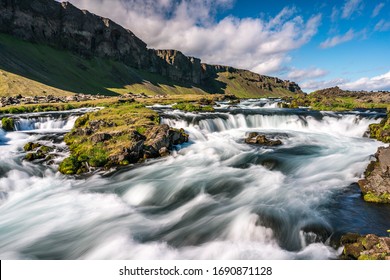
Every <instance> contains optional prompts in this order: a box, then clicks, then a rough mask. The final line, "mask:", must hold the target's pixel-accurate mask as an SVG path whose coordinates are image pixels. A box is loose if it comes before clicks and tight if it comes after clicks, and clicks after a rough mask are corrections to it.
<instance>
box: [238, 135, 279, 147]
mask: <svg viewBox="0 0 390 280" xmlns="http://www.w3.org/2000/svg"><path fill="white" fill-rule="evenodd" d="M245 143H247V144H257V145H263V146H279V145H282V144H283V143H282V141H280V140H270V139H268V138H267V137H266V136H265V135H262V134H258V133H257V132H251V133H249V134H248V137H247V138H246V139H245Z"/></svg>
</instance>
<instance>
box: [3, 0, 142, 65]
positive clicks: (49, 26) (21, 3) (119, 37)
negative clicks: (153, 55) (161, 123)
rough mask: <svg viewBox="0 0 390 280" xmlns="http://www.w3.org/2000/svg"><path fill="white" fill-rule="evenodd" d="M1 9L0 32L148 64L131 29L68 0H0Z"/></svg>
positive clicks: (89, 53) (85, 54)
mask: <svg viewBox="0 0 390 280" xmlns="http://www.w3.org/2000/svg"><path fill="white" fill-rule="evenodd" d="M0 9H1V16H0V32H3V33H8V34H11V35H14V36H16V37H18V38H21V39H24V40H28V41H31V42H37V43H44V44H48V45H51V46H53V47H56V48H62V49H66V50H71V51H73V52H75V53H79V54H81V55H83V56H86V57H91V56H99V57H109V58H113V59H117V60H121V61H124V62H126V64H128V65H131V66H133V67H136V68H147V67H148V66H149V52H148V50H147V48H146V44H145V43H144V42H143V41H141V40H140V39H139V38H137V37H136V36H135V35H134V34H133V33H132V32H131V31H130V30H126V29H124V28H123V27H121V26H120V25H118V24H116V23H114V22H112V21H111V20H109V19H107V18H103V17H99V16H96V15H94V14H92V13H90V12H88V11H82V10H80V9H78V8H76V7H75V6H73V5H72V4H71V3H69V2H63V3H59V2H56V1H51V0H2V1H0Z"/></svg>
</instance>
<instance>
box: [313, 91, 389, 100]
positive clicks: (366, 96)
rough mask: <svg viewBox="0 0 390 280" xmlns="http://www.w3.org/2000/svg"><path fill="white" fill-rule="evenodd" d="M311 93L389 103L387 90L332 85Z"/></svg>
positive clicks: (328, 96)
mask: <svg viewBox="0 0 390 280" xmlns="http://www.w3.org/2000/svg"><path fill="white" fill-rule="evenodd" d="M311 95H313V96H315V97H326V98H354V99H356V101H357V102H372V103H390V92H389V91H363V90H361V91H352V90H342V89H340V88H339V87H332V88H326V89H321V90H317V91H315V92H313V93H312V94H311Z"/></svg>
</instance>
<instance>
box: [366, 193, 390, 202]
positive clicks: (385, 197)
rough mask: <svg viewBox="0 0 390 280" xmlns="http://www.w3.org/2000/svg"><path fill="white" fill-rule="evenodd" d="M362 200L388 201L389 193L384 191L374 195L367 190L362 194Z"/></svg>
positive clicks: (389, 200) (389, 199) (389, 198)
mask: <svg viewBox="0 0 390 280" xmlns="http://www.w3.org/2000/svg"><path fill="white" fill-rule="evenodd" d="M363 197H364V200H365V201H367V202H373V203H390V194H388V193H384V194H381V195H376V194H374V193H372V192H368V193H366V194H364V196H363Z"/></svg>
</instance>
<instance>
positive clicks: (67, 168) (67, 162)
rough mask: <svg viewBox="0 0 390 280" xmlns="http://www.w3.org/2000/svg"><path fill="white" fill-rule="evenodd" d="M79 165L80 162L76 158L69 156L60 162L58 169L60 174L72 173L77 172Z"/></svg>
mask: <svg viewBox="0 0 390 280" xmlns="http://www.w3.org/2000/svg"><path fill="white" fill-rule="evenodd" d="M80 167H81V163H80V162H79V161H78V160H77V158H76V157H74V156H70V157H68V158H66V159H64V160H63V161H62V162H61V164H60V166H59V168H58V170H59V171H60V172H61V173H62V174H66V175H74V174H77V172H78V170H79V169H80Z"/></svg>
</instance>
